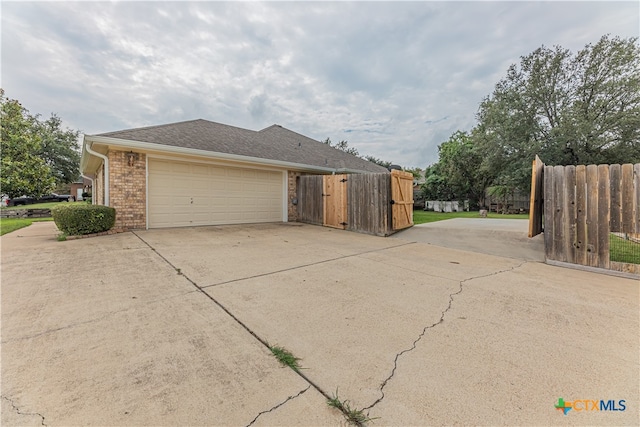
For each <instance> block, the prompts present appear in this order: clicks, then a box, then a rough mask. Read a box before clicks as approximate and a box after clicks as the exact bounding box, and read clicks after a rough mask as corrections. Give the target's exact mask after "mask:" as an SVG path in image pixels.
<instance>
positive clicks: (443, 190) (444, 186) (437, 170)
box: [422, 162, 456, 200]
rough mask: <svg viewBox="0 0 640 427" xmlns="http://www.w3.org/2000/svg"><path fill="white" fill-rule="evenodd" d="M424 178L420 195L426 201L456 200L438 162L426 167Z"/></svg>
mask: <svg viewBox="0 0 640 427" xmlns="http://www.w3.org/2000/svg"><path fill="white" fill-rule="evenodd" d="M424 176H425V182H424V184H422V194H423V195H424V197H425V199H426V200H454V199H455V198H456V197H455V194H454V193H453V191H452V190H451V185H450V184H449V181H448V180H447V176H446V175H445V174H444V173H443V171H442V165H441V164H440V163H439V162H438V163H435V164H433V165H431V166H427V168H426V169H425V171H424Z"/></svg>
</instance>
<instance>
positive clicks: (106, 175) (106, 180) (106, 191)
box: [84, 140, 109, 206]
mask: <svg viewBox="0 0 640 427" xmlns="http://www.w3.org/2000/svg"><path fill="white" fill-rule="evenodd" d="M91 145H92V144H88V143H87V141H86V140H85V142H84V148H85V150H87V153H89V154H91V155H94V156H96V157H99V158H101V159H102V160H104V205H105V206H109V158H108V157H107V156H105V155H104V154H102V153H98V152H97V151H93V150H92V149H91ZM91 196H92V197H93V191H92V192H91ZM91 202H92V203H93V198H92V199H91Z"/></svg>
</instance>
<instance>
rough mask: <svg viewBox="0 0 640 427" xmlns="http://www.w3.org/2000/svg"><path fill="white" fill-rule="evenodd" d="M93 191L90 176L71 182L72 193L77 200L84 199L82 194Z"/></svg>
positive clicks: (70, 192)
mask: <svg viewBox="0 0 640 427" xmlns="http://www.w3.org/2000/svg"><path fill="white" fill-rule="evenodd" d="M84 193H91V180H90V179H88V178H81V179H79V180H77V181H76V182H72V183H71V189H70V191H69V194H71V195H72V196H73V197H74V198H75V199H76V200H82V194H84Z"/></svg>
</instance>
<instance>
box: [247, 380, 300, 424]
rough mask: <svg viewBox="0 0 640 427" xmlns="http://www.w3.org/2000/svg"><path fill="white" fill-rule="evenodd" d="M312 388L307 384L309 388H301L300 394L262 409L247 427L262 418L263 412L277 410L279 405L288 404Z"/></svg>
mask: <svg viewBox="0 0 640 427" xmlns="http://www.w3.org/2000/svg"><path fill="white" fill-rule="evenodd" d="M310 388H311V386H310V385H309V386H307V388H305V389H303V390H300V391H299V392H298V394H295V395H291V396H289V397H287V398H286V399H285V400H283V401H282V402H280V403H278V404H277V405H276V406H274V407H273V408H271V409H268V410H266V411H262V412H260V413H259V414H258V415H256V417H255V418H254V419H253V420H251V422H250V423H249V424H247V427H250V426H252V425H253V423H255V422H256V421H257V420H258V418H260V416H261V415H263V414H268V413H269V412H272V411H275V410H276V409H278V408H279V407H281V406H283V405H284V404H286V403H287V402H289V401H290V400H293V399H295V398H296V397H298V396H301V395H302V394H304V393H305V392H306V391H307V390H309V389H310Z"/></svg>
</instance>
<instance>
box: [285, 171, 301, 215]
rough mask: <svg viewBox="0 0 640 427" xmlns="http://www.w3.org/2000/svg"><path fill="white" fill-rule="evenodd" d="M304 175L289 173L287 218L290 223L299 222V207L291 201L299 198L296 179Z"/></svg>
mask: <svg viewBox="0 0 640 427" xmlns="http://www.w3.org/2000/svg"><path fill="white" fill-rule="evenodd" d="M301 175H303V174H302V173H300V172H293V171H287V216H288V220H289V222H295V221H297V220H298V207H297V206H296V205H294V204H293V203H292V202H291V201H292V200H293V199H295V198H297V197H298V185H297V181H296V178H298V177H299V176H301Z"/></svg>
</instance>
